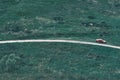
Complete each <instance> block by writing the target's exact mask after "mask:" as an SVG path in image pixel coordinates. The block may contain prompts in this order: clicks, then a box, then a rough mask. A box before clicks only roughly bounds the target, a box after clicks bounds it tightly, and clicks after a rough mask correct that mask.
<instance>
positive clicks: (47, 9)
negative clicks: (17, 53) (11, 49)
mask: <svg viewBox="0 0 120 80" xmlns="http://www.w3.org/2000/svg"><path fill="white" fill-rule="evenodd" d="M119 8H120V1H119V0H115V1H114V0H74V1H73V0H61V1H60V0H36V1H34V0H1V2H0V27H1V28H0V39H1V40H8V39H33V38H34V39H35V38H37V39H43V38H45V39H48V38H57V39H59V38H62V39H63V38H70V39H77V40H85V41H94V40H95V39H96V38H104V39H106V40H107V41H108V42H109V43H110V44H115V45H120V40H119V39H118V38H119V35H120V33H119V32H120V28H119V26H120V23H119V21H120V20H119V17H120V15H119V13H120V10H119Z"/></svg>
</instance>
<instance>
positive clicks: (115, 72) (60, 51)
mask: <svg viewBox="0 0 120 80" xmlns="http://www.w3.org/2000/svg"><path fill="white" fill-rule="evenodd" d="M0 50H1V52H0V54H1V55H0V57H1V60H0V67H1V68H0V71H2V72H0V79H1V80H8V79H9V78H10V79H12V80H19V79H20V80H21V79H22V80H26V79H29V78H31V79H30V80H48V79H51V80H61V79H62V80H67V79H68V80H70V79H71V80H80V79H81V80H82V79H83V80H84V79H86V80H96V79H97V80H101V79H102V80H119V78H120V77H119V70H120V64H119V61H120V59H119V56H120V50H117V49H112V48H105V47H98V46H90V45H80V44H68V43H24V44H22V43H20V44H4V45H0ZM10 55H11V56H12V57H7V58H4V59H3V57H4V56H10ZM13 56H14V57H13ZM9 60H10V61H11V62H10V61H9ZM2 66H4V67H3V68H2ZM11 66H12V67H11ZM4 76H6V77H4Z"/></svg>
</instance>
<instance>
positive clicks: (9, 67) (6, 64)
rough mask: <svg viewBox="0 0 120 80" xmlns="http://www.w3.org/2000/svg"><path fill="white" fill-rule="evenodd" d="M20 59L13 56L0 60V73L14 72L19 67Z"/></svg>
mask: <svg viewBox="0 0 120 80" xmlns="http://www.w3.org/2000/svg"><path fill="white" fill-rule="evenodd" d="M20 62H21V58H20V57H19V56H17V55H15V54H10V55H5V56H3V57H2V58H1V60H0V71H1V72H5V71H6V72H14V71H15V70H17V69H18V68H19V67H20V64H19V63H20Z"/></svg>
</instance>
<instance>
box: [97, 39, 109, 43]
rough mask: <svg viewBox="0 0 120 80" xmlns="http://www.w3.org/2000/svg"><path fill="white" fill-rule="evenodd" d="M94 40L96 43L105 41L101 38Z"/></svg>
mask: <svg viewBox="0 0 120 80" xmlns="http://www.w3.org/2000/svg"><path fill="white" fill-rule="evenodd" d="M96 42H97V43H107V42H106V41H105V40H103V39H96Z"/></svg>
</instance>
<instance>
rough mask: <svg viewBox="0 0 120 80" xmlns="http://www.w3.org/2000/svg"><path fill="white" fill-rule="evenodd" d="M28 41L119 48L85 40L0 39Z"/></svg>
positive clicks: (17, 41) (9, 41) (19, 41)
mask: <svg viewBox="0 0 120 80" xmlns="http://www.w3.org/2000/svg"><path fill="white" fill-rule="evenodd" d="M30 42H51V43H55V42H57V43H76V44H87V45H96V46H104V47H110V48H115V49H120V46H113V45H107V44H99V43H94V42H85V41H76V40H51V39H45V40H44V39H31V40H7V41H0V44H6V43H30Z"/></svg>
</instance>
